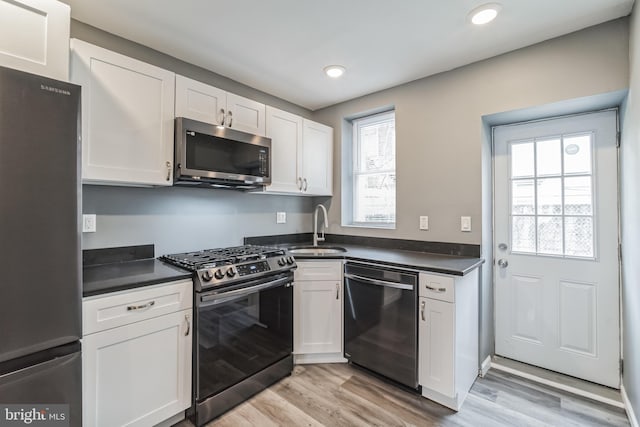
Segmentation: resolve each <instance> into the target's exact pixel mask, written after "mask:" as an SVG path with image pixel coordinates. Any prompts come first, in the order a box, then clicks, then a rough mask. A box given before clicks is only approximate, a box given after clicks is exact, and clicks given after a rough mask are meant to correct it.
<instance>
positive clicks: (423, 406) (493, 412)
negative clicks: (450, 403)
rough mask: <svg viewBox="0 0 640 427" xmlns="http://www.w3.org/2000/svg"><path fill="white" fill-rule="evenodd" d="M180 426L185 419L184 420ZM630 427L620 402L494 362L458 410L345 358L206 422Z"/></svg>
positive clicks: (303, 368)
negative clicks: (550, 384)
mask: <svg viewBox="0 0 640 427" xmlns="http://www.w3.org/2000/svg"><path fill="white" fill-rule="evenodd" d="M179 426H180V427H187V426H190V423H188V422H185V423H181V424H180V425H179ZM274 426H287V427H289V426H295V427H297V426H309V427H319V426H327V427H352V426H353V427H369V426H384V427H387V426H420V427H431V426H438V427H440V426H442V427H513V426H518V427H543V426H563V427H564V426H567V427H569V426H570V427H575V426H580V427H583V426H585V427H586V426H611V427H628V426H629V422H628V421H627V419H626V415H625V413H624V411H623V410H621V409H620V408H615V407H611V406H609V405H605V404H602V403H599V402H593V401H591V400H589V399H586V398H582V397H579V396H575V395H572V394H569V393H566V392H563V391H561V390H557V389H552V388H550V387H547V386H545V385H542V384H538V383H533V382H531V381H529V380H527V379H523V378H520V377H516V376H514V375H512V374H509V373H505V372H500V371H494V370H491V371H489V373H488V374H487V375H486V376H485V378H479V379H478V380H477V381H476V383H475V384H474V386H473V388H472V389H471V392H470V393H469V395H468V397H467V400H466V401H465V403H464V405H463V407H462V409H461V410H460V411H459V412H455V411H452V410H450V409H448V408H445V407H444V406H441V405H439V404H437V403H435V402H433V401H430V400H428V399H425V398H423V397H422V396H420V395H419V394H417V393H414V392H410V391H407V390H405V389H402V388H399V387H397V386H395V385H393V384H390V383H389V382H387V381H384V380H382V379H380V378H378V377H376V376H372V375H371V374H370V373H368V372H366V371H363V370H362V369H358V368H355V367H353V366H351V365H348V364H321V365H298V366H296V367H295V368H294V372H293V374H292V375H291V376H290V377H287V378H285V379H283V380H282V381H280V382H279V383H277V384H274V385H273V386H271V387H270V388H269V389H267V390H265V391H263V392H261V393H259V394H258V395H256V396H254V397H253V398H251V399H250V400H249V401H248V402H245V403H243V404H241V405H239V406H237V407H236V408H234V409H232V410H231V411H229V412H227V413H226V414H224V415H223V416H221V417H219V418H218V419H216V420H214V421H212V422H210V423H209V424H207V427H274Z"/></svg>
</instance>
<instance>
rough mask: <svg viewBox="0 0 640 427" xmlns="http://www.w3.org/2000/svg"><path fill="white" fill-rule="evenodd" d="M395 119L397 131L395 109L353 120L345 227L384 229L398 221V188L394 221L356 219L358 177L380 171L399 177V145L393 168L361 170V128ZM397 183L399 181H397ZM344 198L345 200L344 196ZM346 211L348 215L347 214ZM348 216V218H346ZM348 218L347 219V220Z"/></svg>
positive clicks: (389, 227) (395, 195)
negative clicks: (372, 170) (371, 170)
mask: <svg viewBox="0 0 640 427" xmlns="http://www.w3.org/2000/svg"><path fill="white" fill-rule="evenodd" d="M389 121H393V124H394V132H395V123H396V114H395V110H394V109H392V110H386V111H382V112H379V113H375V114H370V115H367V116H361V117H358V118H355V119H353V120H351V122H350V123H351V126H352V135H351V136H352V140H351V144H350V147H349V154H350V155H349V156H348V160H347V161H349V163H350V164H349V168H348V174H349V179H348V180H346V181H347V182H348V184H347V185H345V186H344V187H343V189H345V190H347V193H348V196H347V200H346V201H347V203H348V204H349V209H346V210H343V221H342V222H343V224H342V226H344V227H361V228H382V229H395V228H396V222H397V215H396V212H397V204H396V202H397V188H396V190H395V191H394V195H393V197H394V221H393V222H382V221H375V222H370V221H356V220H355V218H357V212H358V209H359V207H358V203H357V200H358V179H357V178H358V177H361V176H366V175H373V174H380V173H390V172H391V173H393V175H394V176H396V177H397V157H396V153H397V145H396V146H394V165H393V169H385V170H380V171H376V172H360V170H359V169H360V168H359V160H360V154H361V144H360V135H361V129H362V128H363V127H365V126H371V125H375V124H379V123H385V122H389ZM396 183H397V181H396ZM343 200H345V199H344V198H343ZM345 212H346V215H345ZM345 217H346V218H345ZM345 219H346V221H345Z"/></svg>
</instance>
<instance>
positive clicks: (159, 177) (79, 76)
mask: <svg viewBox="0 0 640 427" xmlns="http://www.w3.org/2000/svg"><path fill="white" fill-rule="evenodd" d="M71 49H72V62H71V80H72V81H73V82H74V83H77V84H80V85H82V178H83V180H84V181H85V182H102V183H108V182H114V183H119V184H133V185H171V184H172V162H173V121H174V91H175V89H174V87H175V74H174V73H172V72H170V71H167V70H163V69H162V68H158V67H155V66H153V65H149V64H145V63H144V62H140V61H137V60H135V59H132V58H129V57H126V56H124V55H120V54H118V53H115V52H111V51H109V50H106V49H103V48H100V47H97V46H94V45H91V44H89V43H85V42H83V41H80V40H76V39H74V40H72V44H71Z"/></svg>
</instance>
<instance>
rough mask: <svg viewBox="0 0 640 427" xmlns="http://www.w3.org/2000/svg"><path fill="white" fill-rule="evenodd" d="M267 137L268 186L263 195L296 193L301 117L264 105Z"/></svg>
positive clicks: (298, 174)
mask: <svg viewBox="0 0 640 427" xmlns="http://www.w3.org/2000/svg"><path fill="white" fill-rule="evenodd" d="M266 126H267V128H266V129H267V137H269V138H271V185H269V186H267V188H266V190H265V191H267V192H278V193H295V194H298V193H300V190H301V181H302V178H301V176H300V172H299V171H298V157H297V156H298V147H299V146H300V144H301V143H302V117H300V116H296V115H295V114H291V113H287V112H286V111H282V110H278V109H277V108H273V107H271V106H268V105H267V123H266Z"/></svg>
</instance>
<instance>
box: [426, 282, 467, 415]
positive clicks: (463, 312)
mask: <svg viewBox="0 0 640 427" xmlns="http://www.w3.org/2000/svg"><path fill="white" fill-rule="evenodd" d="M419 286H420V291H419V292H420V293H419V295H420V298H419V302H418V304H419V306H418V334H419V337H418V382H419V384H420V385H421V386H422V395H423V396H424V397H426V398H428V399H431V400H434V401H436V402H438V403H440V404H442V405H444V406H446V407H449V408H451V409H455V410H456V411H457V410H459V409H460V407H461V406H462V403H463V402H464V399H465V398H466V396H467V394H468V393H469V389H470V388H471V386H472V385H473V382H474V381H475V379H476V377H477V376H478V270H474V271H472V272H470V273H468V274H467V275H465V276H462V277H454V276H446V275H439V274H431V273H420V282H419Z"/></svg>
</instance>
